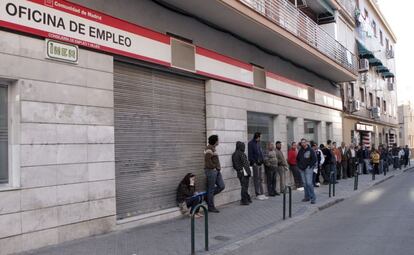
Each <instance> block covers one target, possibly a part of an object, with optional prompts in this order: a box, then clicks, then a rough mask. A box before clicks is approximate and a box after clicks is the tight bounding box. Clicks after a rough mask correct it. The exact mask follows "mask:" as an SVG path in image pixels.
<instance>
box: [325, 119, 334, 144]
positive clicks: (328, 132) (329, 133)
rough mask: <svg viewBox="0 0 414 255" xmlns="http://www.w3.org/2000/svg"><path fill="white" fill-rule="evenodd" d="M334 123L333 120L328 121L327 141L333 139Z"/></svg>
mask: <svg viewBox="0 0 414 255" xmlns="http://www.w3.org/2000/svg"><path fill="white" fill-rule="evenodd" d="M332 133H333V125H332V122H326V141H328V140H329V139H331V140H332V139H333V134H332Z"/></svg>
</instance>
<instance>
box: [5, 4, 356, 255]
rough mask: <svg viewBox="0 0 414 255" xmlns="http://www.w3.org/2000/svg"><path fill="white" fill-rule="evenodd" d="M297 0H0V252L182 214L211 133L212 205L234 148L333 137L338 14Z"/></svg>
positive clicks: (342, 76)
mask: <svg viewBox="0 0 414 255" xmlns="http://www.w3.org/2000/svg"><path fill="white" fill-rule="evenodd" d="M298 2H300V1H287V0H273V1H263V0H242V1H235V0H215V1H192V0H188V1H187V0H180V1H178V0H165V1H158V0H157V1H150V0H145V1H132V0H120V1H86V0H74V1H70V2H68V1H63V0H55V1H49V0H45V1H42V0H39V1H23V0H13V1H12V0H9V1H1V3H0V27H1V31H0V55H1V59H2V61H0V100H1V101H0V105H1V109H0V139H1V140H0V146H1V147H0V153H1V155H0V159H1V162H0V167H1V169H0V225H1V226H2V228H0V247H2V249H0V254H9V253H13V252H19V251H23V250H29V249H34V248H39V247H42V246H46V245H53V244H57V243H61V242H65V241H69V240H73V239H76V238H81V237H86V236H91V235H96V234H101V233H105V232H109V231H113V230H116V229H120V228H124V227H129V226H136V225H140V224H146V223H151V222H157V221H160V220H164V219H168V218H172V217H177V216H178V215H179V211H178V209H177V208H176V203H175V191H176V187H177V185H178V183H179V181H180V180H181V178H182V177H183V176H184V175H185V174H186V173H188V172H193V173H195V174H197V176H198V183H199V188H200V189H204V183H205V179H204V174H203V149H204V146H205V145H206V140H207V137H208V136H209V135H211V134H218V135H219V137H220V145H219V147H218V152H219V155H220V159H221V161H222V170H221V171H222V174H223V177H224V179H225V183H226V189H225V191H224V192H223V193H222V194H220V195H218V196H217V204H225V203H229V202H233V201H236V200H239V199H240V198H239V193H240V190H239V183H238V180H237V178H236V174H235V172H234V170H233V169H232V165H231V154H232V153H233V151H234V150H235V143H236V141H243V142H248V141H249V140H250V139H251V138H252V136H253V133H254V132H261V133H262V139H263V145H264V146H265V143H266V142H274V141H276V140H280V141H282V142H283V145H284V152H286V147H287V146H286V145H287V144H288V143H290V142H292V141H298V140H300V138H302V137H305V138H308V139H309V140H314V141H316V142H318V143H322V142H325V141H326V140H327V139H333V140H336V141H342V139H343V135H342V134H343V133H342V130H343V126H344V124H343V120H342V109H343V101H342V97H341V89H340V88H341V86H340V84H342V83H344V82H350V81H355V80H356V79H357V70H358V64H357V58H356V57H355V55H354V53H353V52H354V50H353V49H354V48H355V41H354V40H353V39H352V38H353V37H352V35H353V32H354V30H353V29H352V26H351V27H350V26H349V25H347V23H346V22H352V16H350V15H349V13H346V12H344V11H340V10H342V9H343V8H349V6H348V3H347V1H307V2H308V4H306V5H304V4H300V3H298ZM295 4H297V5H295ZM341 22H342V23H341ZM343 29H345V31H346V32H344V33H339V31H343ZM327 31H331V32H332V31H333V32H334V33H336V32H338V34H337V35H335V34H330V32H327Z"/></svg>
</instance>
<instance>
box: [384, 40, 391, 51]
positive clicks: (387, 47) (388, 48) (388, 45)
mask: <svg viewBox="0 0 414 255" xmlns="http://www.w3.org/2000/svg"><path fill="white" fill-rule="evenodd" d="M385 49H386V50H390V41H389V40H388V38H386V39H385Z"/></svg>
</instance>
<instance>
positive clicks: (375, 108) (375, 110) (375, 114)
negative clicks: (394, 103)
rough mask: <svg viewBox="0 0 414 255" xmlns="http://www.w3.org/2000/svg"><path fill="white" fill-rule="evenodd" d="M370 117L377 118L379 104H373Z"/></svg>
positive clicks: (379, 110)
mask: <svg viewBox="0 0 414 255" xmlns="http://www.w3.org/2000/svg"><path fill="white" fill-rule="evenodd" d="M371 111H372V118H374V119H379V118H380V117H381V108H380V107H379V106H374V107H372V108H371Z"/></svg>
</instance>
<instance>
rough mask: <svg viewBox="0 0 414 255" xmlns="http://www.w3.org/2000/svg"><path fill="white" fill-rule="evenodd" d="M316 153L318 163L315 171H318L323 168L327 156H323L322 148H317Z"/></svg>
mask: <svg viewBox="0 0 414 255" xmlns="http://www.w3.org/2000/svg"><path fill="white" fill-rule="evenodd" d="M315 153H316V159H317V160H316V164H315V167H314V172H315V173H318V170H319V169H321V167H322V165H323V163H325V157H324V156H323V153H322V151H321V150H320V149H317V150H316V151H315Z"/></svg>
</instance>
